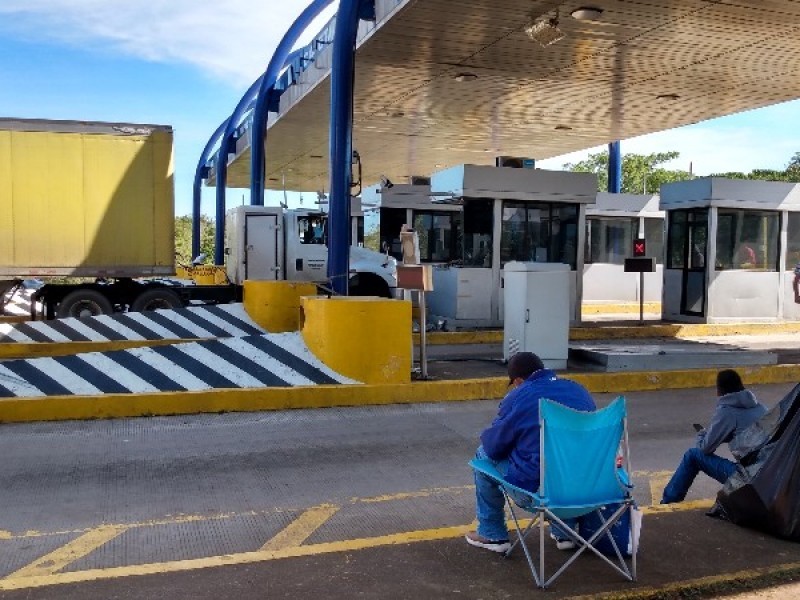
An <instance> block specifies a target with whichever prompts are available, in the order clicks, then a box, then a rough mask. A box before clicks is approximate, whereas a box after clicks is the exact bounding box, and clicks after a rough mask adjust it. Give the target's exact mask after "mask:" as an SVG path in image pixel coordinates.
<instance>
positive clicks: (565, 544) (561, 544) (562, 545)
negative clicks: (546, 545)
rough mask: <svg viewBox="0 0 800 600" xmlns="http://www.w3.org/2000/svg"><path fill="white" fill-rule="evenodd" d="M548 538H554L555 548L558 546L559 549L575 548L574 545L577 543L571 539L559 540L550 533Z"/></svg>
mask: <svg viewBox="0 0 800 600" xmlns="http://www.w3.org/2000/svg"><path fill="white" fill-rule="evenodd" d="M550 539H552V540H555V542H556V548H558V549H559V550H575V547H576V545H577V544H575V542H573V541H572V540H560V539H558V538H557V537H556V536H554V535H553V534H552V533H551V534H550Z"/></svg>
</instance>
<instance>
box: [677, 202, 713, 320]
mask: <svg viewBox="0 0 800 600" xmlns="http://www.w3.org/2000/svg"><path fill="white" fill-rule="evenodd" d="M686 226H687V232H686V233H687V235H686V238H685V240H686V245H685V247H684V252H685V255H684V256H685V257H686V258H685V260H684V262H683V264H684V267H683V280H682V281H683V283H682V287H681V314H683V315H690V316H697V317H702V316H705V311H706V292H707V289H706V288H707V286H706V258H707V256H708V253H707V250H708V248H707V245H708V221H707V211H697V212H689V214H688V221H687V223H686Z"/></svg>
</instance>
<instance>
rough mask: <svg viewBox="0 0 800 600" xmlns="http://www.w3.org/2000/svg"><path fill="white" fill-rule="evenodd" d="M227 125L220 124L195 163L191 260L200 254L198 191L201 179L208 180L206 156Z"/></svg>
mask: <svg viewBox="0 0 800 600" xmlns="http://www.w3.org/2000/svg"><path fill="white" fill-rule="evenodd" d="M227 123H228V121H223V122H222V123H220V124H219V127H217V129H216V131H214V133H213V134H212V135H211V137H210V138H209V139H208V142H206V146H205V148H203V152H202V153H201V154H200V160H199V161H197V169H195V171H194V183H193V185H192V258H194V257H196V256H198V255H199V254H200V190H201V187H202V185H203V179H207V178H208V164H207V163H208V156H209V154H211V148H213V147H214V144H215V143H216V141H217V139H218V138H219V136H220V135H221V134H222V132H223V130H224V129H225V125H226V124H227Z"/></svg>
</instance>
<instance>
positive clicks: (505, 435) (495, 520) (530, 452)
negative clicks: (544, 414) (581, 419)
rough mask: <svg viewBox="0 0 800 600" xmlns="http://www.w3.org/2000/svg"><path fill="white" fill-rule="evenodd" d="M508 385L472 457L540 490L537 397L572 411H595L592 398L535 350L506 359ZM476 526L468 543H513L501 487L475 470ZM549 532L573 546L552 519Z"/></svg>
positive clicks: (498, 546) (503, 546)
mask: <svg viewBox="0 0 800 600" xmlns="http://www.w3.org/2000/svg"><path fill="white" fill-rule="evenodd" d="M508 379H509V386H510V387H511V388H512V389H511V390H510V391H509V392H508V393H507V394H506V396H505V398H503V400H502V402H501V403H500V407H499V409H498V411H497V416H496V417H495V419H494V421H492V424H491V425H490V426H489V427H488V428H486V429H485V430H484V431H483V433H482V434H481V445H480V446H479V447H478V451H477V453H476V457H477V458H479V459H489V460H491V461H492V462H494V463H495V465H496V467H497V469H498V471H500V473H502V474H503V476H504V477H505V478H506V480H507V481H508V482H509V483H512V484H514V485H516V486H517V487H521V488H522V489H525V490H528V491H531V492H536V491H538V489H539V400H540V399H541V398H547V399H549V400H553V401H555V402H558V403H560V404H563V405H564V406H568V407H569V408H572V409H575V410H584V411H593V410H595V409H596V406H595V403H594V400H593V399H592V396H591V394H589V392H588V390H587V389H586V388H584V387H583V386H582V385H580V384H579V383H576V382H574V381H570V380H568V379H559V378H558V377H557V376H556V374H555V373H554V372H553V371H551V370H549V369H546V368H545V367H544V364H543V363H542V360H541V359H540V358H539V357H538V356H536V354H534V353H533V352H520V353H518V354H515V355H514V356H513V357H512V358H511V360H509V361H508ZM475 500H476V511H475V514H476V518H477V521H478V529H477V531H471V532H469V533H468V534H467V535H466V540H467V543H468V544H470V545H471V546H476V547H478V548H485V549H486V550H491V551H492V552H505V551H507V550H508V549H509V548H510V547H511V543H510V542H509V540H508V529H507V527H506V519H505V497H504V496H503V492H502V491H501V490H500V487H499V486H498V485H497V484H496V483H495V482H494V481H493V480H491V479H489V478H488V477H486V476H485V475H483V474H481V473H478V472H477V471H476V472H475ZM550 530H551V537H553V539H555V540H556V544H557V546H558V548H559V549H560V550H567V549H571V548H574V547H575V544H574V542H572V541H571V540H570V539H569V538H568V537H567V536H566V535H565V534H561V531H560V530H559V529H558V528H557V527H554V526H553V525H552V524H551V527H550Z"/></svg>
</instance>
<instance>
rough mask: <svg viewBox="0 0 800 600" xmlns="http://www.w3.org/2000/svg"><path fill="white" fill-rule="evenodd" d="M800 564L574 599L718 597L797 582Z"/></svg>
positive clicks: (678, 599) (612, 599)
mask: <svg viewBox="0 0 800 600" xmlns="http://www.w3.org/2000/svg"><path fill="white" fill-rule="evenodd" d="M799 575H800V563H786V564H782V565H774V566H771V567H764V568H761V569H748V570H745V571H737V572H735V573H726V574H723V575H714V576H711V577H701V578H699V579H690V580H688V581H679V582H676V583H671V584H669V585H665V586H662V587H647V588H641V589H638V590H631V591H629V592H607V593H604V594H591V595H589V596H572V597H570V600H684V599H688V598H716V597H718V596H719V595H720V594H722V595H726V596H727V595H730V594H733V593H736V592H745V591H748V590H757V589H763V588H766V587H769V586H772V585H777V584H781V583H789V582H792V581H797V578H798V576H799Z"/></svg>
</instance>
